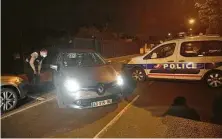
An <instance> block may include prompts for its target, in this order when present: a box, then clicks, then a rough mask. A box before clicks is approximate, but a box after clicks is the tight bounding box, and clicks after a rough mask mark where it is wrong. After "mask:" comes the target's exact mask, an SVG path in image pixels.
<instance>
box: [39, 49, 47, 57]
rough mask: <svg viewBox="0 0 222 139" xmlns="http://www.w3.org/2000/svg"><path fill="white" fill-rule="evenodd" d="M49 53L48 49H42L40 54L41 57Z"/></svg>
mask: <svg viewBox="0 0 222 139" xmlns="http://www.w3.org/2000/svg"><path fill="white" fill-rule="evenodd" d="M47 54H48V51H47V50H46V49H42V50H41V51H40V56H41V57H44V58H45V57H46V56H47Z"/></svg>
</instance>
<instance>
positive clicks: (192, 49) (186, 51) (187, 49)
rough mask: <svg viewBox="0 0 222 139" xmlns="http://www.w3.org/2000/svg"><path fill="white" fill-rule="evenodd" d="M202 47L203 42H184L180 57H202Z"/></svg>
mask: <svg viewBox="0 0 222 139" xmlns="http://www.w3.org/2000/svg"><path fill="white" fill-rule="evenodd" d="M202 45H203V43H202V42H201V41H193V42H184V43H182V44H181V49H180V55H182V56H184V57H198V56H202V54H203V52H202V50H201V49H202Z"/></svg>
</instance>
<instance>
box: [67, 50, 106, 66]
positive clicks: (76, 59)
mask: <svg viewBox="0 0 222 139" xmlns="http://www.w3.org/2000/svg"><path fill="white" fill-rule="evenodd" d="M63 64H64V65H65V66H98V65H104V64H106V62H105V60H104V59H103V58H102V57H101V56H100V55H99V54H97V53H86V52H71V53H65V54H64V59H63Z"/></svg>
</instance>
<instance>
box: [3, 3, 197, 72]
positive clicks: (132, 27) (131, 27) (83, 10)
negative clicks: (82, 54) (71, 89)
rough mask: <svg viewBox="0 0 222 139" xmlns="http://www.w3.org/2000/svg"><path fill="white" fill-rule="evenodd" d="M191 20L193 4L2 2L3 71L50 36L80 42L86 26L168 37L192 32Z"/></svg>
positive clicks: (39, 46)
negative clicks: (77, 36) (74, 38)
mask: <svg viewBox="0 0 222 139" xmlns="http://www.w3.org/2000/svg"><path fill="white" fill-rule="evenodd" d="M190 17H193V18H197V11H196V9H195V8H194V2H193V0H155V1H154V0H152V1H151V0H2V47H1V48H2V67H3V68H4V67H5V65H9V64H8V60H9V59H10V58H11V55H12V53H14V52H18V51H26V50H28V49H30V50H31V49H35V48H41V47H42V43H43V42H44V41H45V39H46V38H47V37H49V36H50V37H55V38H56V37H61V36H74V35H75V34H76V33H77V32H78V29H79V28H80V27H82V26H92V25H96V26H104V25H108V27H109V28H110V29H112V30H113V32H117V33H126V34H129V35H145V36H165V35H166V34H167V33H168V32H172V33H178V32H180V31H186V30H187V28H188V23H187V20H188V19H189V18H190ZM196 28H198V27H196Z"/></svg>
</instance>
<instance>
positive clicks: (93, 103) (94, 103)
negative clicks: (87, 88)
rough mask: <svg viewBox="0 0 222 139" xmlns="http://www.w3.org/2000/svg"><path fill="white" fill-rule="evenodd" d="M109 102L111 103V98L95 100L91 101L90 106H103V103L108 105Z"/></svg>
mask: <svg viewBox="0 0 222 139" xmlns="http://www.w3.org/2000/svg"><path fill="white" fill-rule="evenodd" d="M109 104H112V99H107V100H102V101H96V102H92V103H91V105H92V107H99V106H104V105H109Z"/></svg>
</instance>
